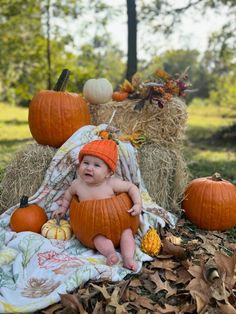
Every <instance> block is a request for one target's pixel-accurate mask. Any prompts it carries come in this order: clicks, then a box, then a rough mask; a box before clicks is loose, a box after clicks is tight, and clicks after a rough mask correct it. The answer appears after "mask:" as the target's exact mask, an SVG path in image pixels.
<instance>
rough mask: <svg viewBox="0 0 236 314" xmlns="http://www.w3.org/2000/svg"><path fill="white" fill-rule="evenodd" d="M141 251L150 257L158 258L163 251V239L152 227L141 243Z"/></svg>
mask: <svg viewBox="0 0 236 314" xmlns="http://www.w3.org/2000/svg"><path fill="white" fill-rule="evenodd" d="M141 249H142V251H143V252H144V253H146V254H148V255H150V256H156V255H158V253H159V252H160V250H161V239H160V237H159V235H158V234H157V232H156V230H155V229H154V228H153V227H151V228H150V229H149V230H148V232H147V233H146V234H145V235H144V236H143V238H142V241H141Z"/></svg>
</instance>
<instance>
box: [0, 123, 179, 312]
mask: <svg viewBox="0 0 236 314" xmlns="http://www.w3.org/2000/svg"><path fill="white" fill-rule="evenodd" d="M106 127H107V125H106V124H101V125H99V126H96V127H95V126H92V125H89V126H85V127H83V128H81V129H79V130H78V131H77V132H75V133H74V134H73V135H72V136H71V137H70V138H69V139H68V141H67V142H66V143H65V144H64V145H63V146H61V147H60V149H58V151H57V153H56V154H55V156H54V157H53V159H52V161H51V164H50V166H49V168H48V170H47V172H46V175H45V178H44V181H43V182H42V185H41V187H40V188H39V190H38V191H37V192H36V193H35V195H33V196H31V197H30V199H29V203H37V204H38V205H40V206H42V207H43V208H45V210H46V212H47V215H48V218H50V217H51V213H52V212H53V211H54V210H55V209H56V208H58V206H59V205H60V203H61V201H62V196H63V194H64V191H65V190H66V189H67V187H68V186H69V185H70V183H71V181H72V180H73V179H74V177H75V176H76V167H77V165H78V158H77V156H78V153H79V151H80V149H81V147H82V146H83V145H84V144H85V143H87V142H89V141H91V140H95V139H99V138H100V137H99V135H98V134H99V132H100V131H101V130H104V129H106ZM118 148H119V162H118V167H117V172H116V174H117V175H118V176H121V177H122V178H123V179H125V180H130V181H132V182H134V183H135V184H137V185H138V186H139V188H140V192H141V195H142V199H143V209H144V211H143V214H142V217H141V226H140V229H139V232H138V234H137V235H136V239H135V240H136V253H135V255H136V257H135V258H136V260H137V261H138V262H139V265H140V268H139V270H140V269H141V267H142V262H144V261H150V260H152V258H151V257H150V256H148V255H146V254H144V253H143V252H142V251H141V249H140V238H141V237H142V235H143V234H144V233H145V232H146V231H147V230H148V228H149V227H150V226H156V225H157V224H158V223H159V224H160V225H161V226H162V227H165V225H166V223H167V224H169V226H171V227H174V225H175V222H176V219H175V216H174V215H172V214H170V213H169V212H167V211H165V210H164V209H163V208H161V207H159V206H158V205H157V204H156V203H154V202H153V201H152V200H151V198H150V196H149V195H148V192H147V190H146V188H145V186H144V183H143V181H142V178H141V174H140V170H139V167H138V163H137V159H136V157H137V151H136V149H135V148H134V147H133V146H132V145H131V144H130V143H129V142H119V145H118ZM150 175H151V174H150ZM9 195H10V191H9ZM18 206H19V204H16V205H15V206H13V207H11V208H9V209H8V210H7V211H6V212H5V213H3V214H2V215H1V216H0V313H26V312H34V311H36V310H40V309H43V308H45V307H47V306H49V305H51V304H54V303H57V302H59V301H60V296H59V293H67V292H71V291H73V290H74V289H76V288H78V287H79V286H80V285H81V283H83V282H86V281H88V280H89V279H102V278H104V279H106V280H107V279H108V280H111V281H119V280H122V279H123V278H124V277H125V276H126V275H127V274H129V273H131V271H130V270H128V269H126V268H123V267H122V264H121V263H120V264H118V265H115V266H112V267H109V266H107V265H106V264H105V258H104V257H103V256H102V255H100V254H98V253H97V252H96V251H94V250H91V249H88V248H86V247H84V246H83V245H81V244H80V242H79V241H78V240H77V239H75V238H74V237H72V238H71V239H70V240H69V241H58V240H48V239H46V238H44V237H43V236H41V235H40V234H36V233H32V232H20V233H15V232H12V231H11V229H10V227H9V221H10V216H11V214H12V212H13V211H14V209H15V208H16V207H18ZM117 252H118V251H117ZM118 254H119V252H118Z"/></svg>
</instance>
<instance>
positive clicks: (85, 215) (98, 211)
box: [70, 193, 139, 248]
mask: <svg viewBox="0 0 236 314" xmlns="http://www.w3.org/2000/svg"><path fill="white" fill-rule="evenodd" d="M116 198H118V200H116ZM122 198H124V199H127V201H125V202H122V201H121V199H122ZM130 202H131V201H130V198H128V196H127V194H126V193H121V194H120V195H117V196H114V197H111V198H107V199H103V200H101V199H100V200H90V201H82V202H80V203H78V202H76V199H75V198H73V199H72V202H71V205H70V221H71V226H72V230H73V231H74V234H75V236H76V237H77V238H78V239H79V240H80V241H81V242H82V243H83V244H84V245H85V246H87V247H91V248H94V244H93V241H92V238H93V237H94V236H95V235H97V234H103V235H104V236H107V237H108V238H111V239H112V240H113V241H114V243H116V246H118V244H119V241H120V235H121V231H123V230H119V229H118V228H117V221H116V220H115V221H114V219H116V218H114V217H116V216H114V212H116V211H118V212H119V211H120V207H122V203H124V204H126V208H123V209H122V212H121V215H120V217H123V223H124V224H123V225H122V226H124V228H125V229H126V228H129V227H131V229H132V231H133V233H135V232H136V231H137V229H138V226H139V217H138V216H130V214H129V213H127V212H125V211H126V209H128V208H130V207H131V206H130V207H129V206H128V208H127V204H130ZM117 204H118V206H117ZM107 208H109V210H108V209H107ZM83 210H85V212H84V211H83ZM109 214H110V216H109ZM90 215H91V217H89V216H90ZM115 215H116V214H115ZM95 217H99V219H95ZM79 218H81V219H79ZM91 221H96V222H95V224H94V226H92V223H91ZM78 222H79V223H78ZM88 224H89V230H86V229H84V226H85V225H86V227H87V226H88ZM93 227H94V228H93Z"/></svg>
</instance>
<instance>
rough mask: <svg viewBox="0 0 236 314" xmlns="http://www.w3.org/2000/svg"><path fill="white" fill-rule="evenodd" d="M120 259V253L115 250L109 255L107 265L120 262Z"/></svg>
mask: <svg viewBox="0 0 236 314" xmlns="http://www.w3.org/2000/svg"><path fill="white" fill-rule="evenodd" d="M118 261H119V257H118V255H117V254H116V252H113V253H111V254H109V255H108V256H107V265H108V266H112V265H115V264H117V263H118Z"/></svg>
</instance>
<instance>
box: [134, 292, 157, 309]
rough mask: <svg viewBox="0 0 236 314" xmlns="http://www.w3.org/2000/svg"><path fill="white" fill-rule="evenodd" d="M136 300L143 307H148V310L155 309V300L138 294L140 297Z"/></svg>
mask: <svg viewBox="0 0 236 314" xmlns="http://www.w3.org/2000/svg"><path fill="white" fill-rule="evenodd" d="M136 302H137V303H138V304H139V305H140V306H141V307H143V308H145V309H148V310H151V311H152V310H153V309H154V305H153V302H152V301H151V300H150V299H149V298H147V297H144V296H141V295H140V296H138V298H137V299H136Z"/></svg>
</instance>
